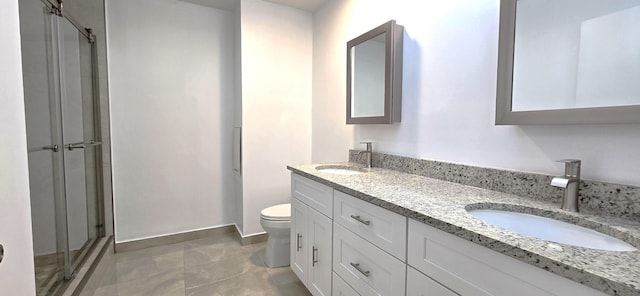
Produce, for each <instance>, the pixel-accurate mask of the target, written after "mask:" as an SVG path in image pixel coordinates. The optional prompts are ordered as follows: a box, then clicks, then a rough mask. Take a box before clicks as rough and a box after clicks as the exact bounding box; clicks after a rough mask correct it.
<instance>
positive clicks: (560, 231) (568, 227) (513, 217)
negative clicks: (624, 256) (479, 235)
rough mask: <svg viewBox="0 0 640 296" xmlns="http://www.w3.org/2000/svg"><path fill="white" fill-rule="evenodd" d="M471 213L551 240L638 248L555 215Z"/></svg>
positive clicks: (623, 249) (607, 247) (595, 246)
mask: <svg viewBox="0 0 640 296" xmlns="http://www.w3.org/2000/svg"><path fill="white" fill-rule="evenodd" d="M468 212H469V214H471V215H472V216H474V217H476V218H478V219H480V220H482V221H484V222H486V223H488V224H491V225H494V226H497V227H500V228H504V229H506V230H509V231H512V232H515V233H519V234H523V235H527V236H531V237H535V238H539V239H544V240H548V241H551V242H556V243H562V244H567V245H572V246H576V247H583V248H590V249H597V250H607V251H619V252H626V251H636V250H637V249H636V248H635V247H633V246H632V245H630V244H628V243H626V242H624V241H621V240H619V239H617V238H614V237H611V236H609V235H606V234H603V233H600V232H597V231H595V230H592V229H588V228H584V227H582V226H578V225H575V224H571V223H567V222H563V221H559V220H555V219H551V218H545V217H541V216H536V215H531V214H525V213H518V212H510V211H504V210H493V209H476V210H468Z"/></svg>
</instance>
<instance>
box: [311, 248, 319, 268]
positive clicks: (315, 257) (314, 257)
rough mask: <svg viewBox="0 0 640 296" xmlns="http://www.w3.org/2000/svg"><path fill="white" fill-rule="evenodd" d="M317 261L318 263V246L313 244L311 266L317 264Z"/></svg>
mask: <svg viewBox="0 0 640 296" xmlns="http://www.w3.org/2000/svg"><path fill="white" fill-rule="evenodd" d="M317 263H318V248H316V246H313V247H312V248H311V266H316V264H317Z"/></svg>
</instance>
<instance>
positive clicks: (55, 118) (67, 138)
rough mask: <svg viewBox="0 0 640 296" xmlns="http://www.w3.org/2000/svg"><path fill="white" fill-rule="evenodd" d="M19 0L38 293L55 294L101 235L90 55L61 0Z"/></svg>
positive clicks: (87, 33) (91, 44)
mask: <svg viewBox="0 0 640 296" xmlns="http://www.w3.org/2000/svg"><path fill="white" fill-rule="evenodd" d="M52 1H53V2H50V1H48V0H20V2H19V3H20V30H21V38H22V64H23V73H24V74H23V75H24V77H23V78H24V92H25V93H24V98H25V109H26V124H27V146H28V149H29V183H30V192H31V216H32V228H33V248H34V255H35V258H34V264H35V272H36V288H37V293H38V295H56V294H59V293H60V291H61V287H63V286H64V284H65V283H66V282H68V281H69V280H71V279H73V278H74V276H75V273H76V272H77V269H78V266H79V265H80V264H81V263H82V262H83V260H85V258H86V255H87V253H88V252H89V251H90V250H91V249H92V248H94V247H95V243H96V242H97V241H98V239H99V238H101V237H103V236H104V213H103V204H104V203H103V192H104V188H103V176H102V138H101V129H100V109H99V108H100V104H99V98H98V97H99V93H98V79H97V78H98V77H97V76H98V75H97V73H98V72H97V50H96V43H95V36H94V35H93V34H92V31H91V29H87V28H85V27H83V26H81V25H80V24H79V23H78V22H77V21H75V20H74V19H73V17H71V16H69V15H68V14H67V13H66V12H65V11H64V7H63V4H62V1H55V0H52Z"/></svg>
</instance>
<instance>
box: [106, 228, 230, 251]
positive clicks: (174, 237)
mask: <svg viewBox="0 0 640 296" xmlns="http://www.w3.org/2000/svg"><path fill="white" fill-rule="evenodd" d="M234 228H235V227H234V225H226V226H221V227H216V228H209V229H202V230H196V231H189V232H183V233H177V234H171V235H165V236H159V237H153V238H147V239H141V240H136V241H128V242H124V243H116V244H115V251H116V253H119V252H127V251H134V250H140V249H146V248H151V247H159V246H164V245H169V244H175V243H181V242H186V241H190V240H196V239H201V238H205V237H216V236H219V235H224V234H228V233H230V232H234Z"/></svg>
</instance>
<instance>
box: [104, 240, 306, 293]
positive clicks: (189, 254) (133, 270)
mask: <svg viewBox="0 0 640 296" xmlns="http://www.w3.org/2000/svg"><path fill="white" fill-rule="evenodd" d="M265 245H266V244H265V243H258V244H252V245H247V246H242V245H240V243H239V241H238V240H237V239H236V238H235V237H234V236H233V234H232V233H230V234H229V235H228V236H226V237H218V238H215V239H210V238H205V239H198V240H193V241H188V242H184V243H178V244H171V245H166V246H160V247H153V248H149V249H142V250H136V251H129V252H123V253H117V254H115V255H114V256H110V257H111V258H109V259H108V260H110V262H108V264H111V267H110V268H109V270H112V272H113V275H109V276H107V278H106V279H105V280H104V281H100V282H101V283H103V285H102V286H99V287H98V288H97V289H96V290H95V293H93V295H94V296H106V295H109V296H134V295H135V296H138V295H140V296H146V295H154V296H155V295H167V296H181V295H225V296H227V295H233V296H236V295H239V296H242V295H268V296H278V295H285V296H288V295H291V296H294V295H296V296H297V295H311V294H310V293H309V292H308V291H307V289H306V288H305V287H304V285H302V283H301V282H300V281H299V280H298V278H297V277H296V276H295V274H293V272H292V271H291V269H290V268H289V267H288V266H287V267H280V268H267V267H266V265H265V263H264V252H265ZM101 264H103V263H101Z"/></svg>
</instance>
